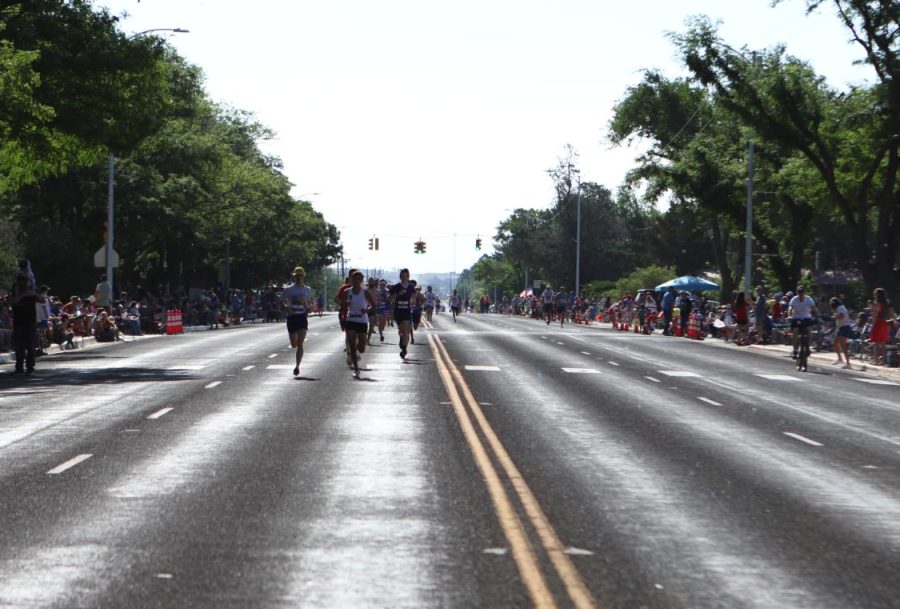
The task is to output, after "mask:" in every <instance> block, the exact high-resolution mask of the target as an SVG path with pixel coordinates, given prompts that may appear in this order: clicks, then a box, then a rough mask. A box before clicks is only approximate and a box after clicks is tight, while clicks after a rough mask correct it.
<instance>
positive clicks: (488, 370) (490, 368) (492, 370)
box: [466, 366, 500, 372]
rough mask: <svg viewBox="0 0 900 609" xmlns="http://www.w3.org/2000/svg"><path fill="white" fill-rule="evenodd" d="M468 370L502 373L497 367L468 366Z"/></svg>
mask: <svg viewBox="0 0 900 609" xmlns="http://www.w3.org/2000/svg"><path fill="white" fill-rule="evenodd" d="M466 370H472V371H481V372H500V368H498V367H497V366H466Z"/></svg>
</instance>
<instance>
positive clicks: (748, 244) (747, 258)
mask: <svg viewBox="0 0 900 609" xmlns="http://www.w3.org/2000/svg"><path fill="white" fill-rule="evenodd" d="M746 230H747V239H746V241H745V242H744V296H745V297H749V296H750V294H751V292H750V273H751V272H752V271H753V267H752V258H753V142H752V141H751V142H748V143H747V229H746Z"/></svg>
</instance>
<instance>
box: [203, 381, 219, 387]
mask: <svg viewBox="0 0 900 609" xmlns="http://www.w3.org/2000/svg"><path fill="white" fill-rule="evenodd" d="M221 384H222V381H213V382H212V383H210V384H209V385H206V386H204V387H203V388H204V389H213V388H215V387H218V386H219V385H221Z"/></svg>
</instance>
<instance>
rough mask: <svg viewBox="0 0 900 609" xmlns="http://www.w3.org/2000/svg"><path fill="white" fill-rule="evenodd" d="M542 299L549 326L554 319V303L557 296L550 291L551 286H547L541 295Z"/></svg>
mask: <svg viewBox="0 0 900 609" xmlns="http://www.w3.org/2000/svg"><path fill="white" fill-rule="evenodd" d="M541 299H542V300H543V301H544V317H545V318H546V319H547V325H548V326H549V325H550V320H551V319H553V302H554V301H555V300H556V294H555V293H554V292H553V290H551V289H550V286H547V287H546V289H544V292H543V293H542V294H541Z"/></svg>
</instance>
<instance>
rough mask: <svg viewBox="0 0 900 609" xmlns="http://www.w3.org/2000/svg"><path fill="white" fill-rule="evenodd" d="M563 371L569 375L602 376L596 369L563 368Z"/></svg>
mask: <svg viewBox="0 0 900 609" xmlns="http://www.w3.org/2000/svg"><path fill="white" fill-rule="evenodd" d="M562 371H563V372H568V373H569V374H602V373H601V372H600V371H599V370H597V369H596V368H563V369H562Z"/></svg>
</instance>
